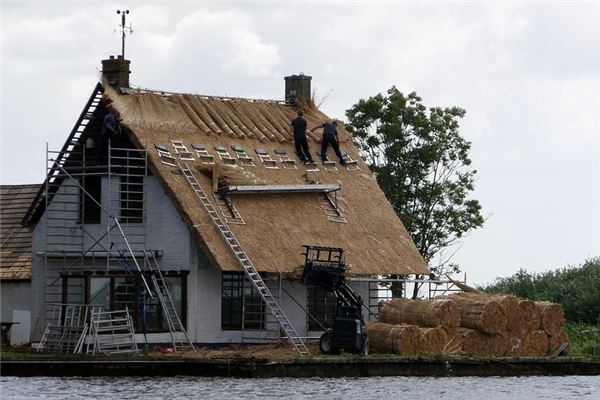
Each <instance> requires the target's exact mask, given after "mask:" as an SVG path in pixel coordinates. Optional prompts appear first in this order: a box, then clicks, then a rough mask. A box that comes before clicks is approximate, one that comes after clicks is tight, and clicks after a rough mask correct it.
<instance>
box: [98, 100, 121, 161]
mask: <svg viewBox="0 0 600 400" xmlns="http://www.w3.org/2000/svg"><path fill="white" fill-rule="evenodd" d="M107 108H108V114H106V117H104V121H103V122H102V129H101V130H100V134H101V136H102V149H101V152H100V161H101V162H102V163H106V162H107V161H108V144H109V141H110V140H111V139H112V138H114V137H115V136H118V135H120V134H121V127H120V126H119V123H118V122H117V118H118V117H119V114H118V112H117V110H116V109H115V108H114V107H112V106H110V105H109V106H108V107H107Z"/></svg>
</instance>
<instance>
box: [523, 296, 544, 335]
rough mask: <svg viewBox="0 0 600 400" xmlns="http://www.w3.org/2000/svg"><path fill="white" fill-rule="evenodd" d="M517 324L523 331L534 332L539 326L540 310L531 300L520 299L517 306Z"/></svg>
mask: <svg viewBox="0 0 600 400" xmlns="http://www.w3.org/2000/svg"><path fill="white" fill-rule="evenodd" d="M518 320H519V324H518V326H519V327H521V328H522V331H521V332H522V333H523V332H534V331H536V330H538V329H539V327H540V310H539V309H538V307H537V306H536V305H535V302H533V301H531V300H525V299H520V300H519V308H518Z"/></svg>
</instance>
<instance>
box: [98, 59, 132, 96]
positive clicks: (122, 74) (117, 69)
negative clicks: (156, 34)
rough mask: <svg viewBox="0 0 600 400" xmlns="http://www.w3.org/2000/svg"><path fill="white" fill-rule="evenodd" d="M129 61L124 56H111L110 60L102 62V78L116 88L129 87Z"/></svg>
mask: <svg viewBox="0 0 600 400" xmlns="http://www.w3.org/2000/svg"><path fill="white" fill-rule="evenodd" d="M129 63H130V61H129V60H126V59H124V58H123V57H122V56H117V58H115V56H110V57H109V58H108V60H102V76H103V77H105V78H106V80H107V81H108V83H109V84H110V85H111V86H113V87H115V88H128V87H129V74H130V73H131V71H130V70H129Z"/></svg>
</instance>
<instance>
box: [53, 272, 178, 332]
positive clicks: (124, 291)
mask: <svg viewBox="0 0 600 400" xmlns="http://www.w3.org/2000/svg"><path fill="white" fill-rule="evenodd" d="M144 276H145V278H146V282H148V284H149V285H152V283H151V282H152V281H151V275H150V274H145V275H144ZM165 281H166V282H167V285H168V287H169V292H170V294H171V298H172V300H173V305H174V306H175V310H176V311H177V315H179V318H180V319H181V322H182V324H183V325H184V326H185V325H186V321H185V316H186V309H185V305H186V275H185V274H177V275H170V276H165ZM145 293H146V290H145V286H144V281H143V279H142V275H141V274H139V273H137V274H133V273H129V274H125V273H123V274H122V275H119V274H116V275H112V276H99V275H88V276H74V275H69V276H63V301H64V302H65V303H69V304H83V303H85V304H90V305H95V306H102V307H103V309H104V310H110V311H116V310H124V309H125V308H126V307H127V309H128V310H129V313H130V315H131V317H132V319H133V321H134V325H135V330H136V332H166V331H168V330H169V326H168V324H167V320H166V316H165V315H164V313H163V310H162V307H161V305H160V301H159V299H158V296H154V297H150V296H149V295H145Z"/></svg>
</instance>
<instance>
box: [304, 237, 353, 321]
mask: <svg viewBox="0 0 600 400" xmlns="http://www.w3.org/2000/svg"><path fill="white" fill-rule="evenodd" d="M302 247H304V249H305V250H304V253H302V254H303V255H304V256H305V260H304V272H303V274H302V283H304V284H305V285H314V286H319V287H321V288H323V289H324V290H325V291H327V292H331V293H333V294H334V296H335V297H336V299H337V307H336V315H337V316H340V317H346V318H357V319H360V320H361V321H362V312H361V309H362V300H361V297H360V296H359V295H358V293H356V291H354V289H352V287H350V285H348V284H347V283H346V276H345V272H346V264H345V261H344V250H343V249H341V248H338V247H323V246H308V245H304V246H302Z"/></svg>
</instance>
